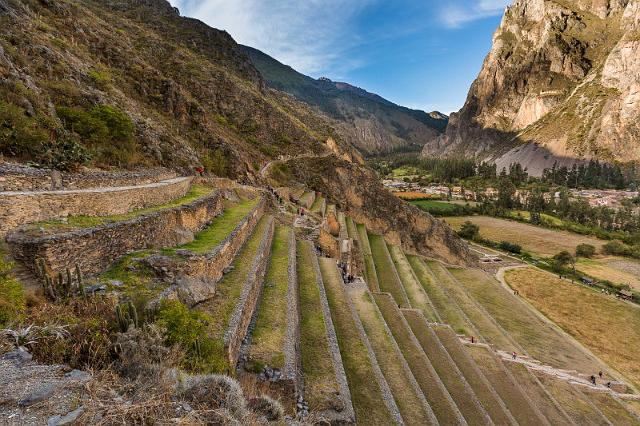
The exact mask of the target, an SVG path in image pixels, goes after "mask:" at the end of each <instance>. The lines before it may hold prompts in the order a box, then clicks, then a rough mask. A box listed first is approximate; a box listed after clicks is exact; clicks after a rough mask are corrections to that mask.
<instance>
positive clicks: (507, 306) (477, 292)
mask: <svg viewBox="0 0 640 426" xmlns="http://www.w3.org/2000/svg"><path fill="white" fill-rule="evenodd" d="M524 272H525V274H526V275H527V276H528V277H529V278H528V280H530V281H535V280H534V279H532V278H531V274H527V272H528V271H524ZM451 273H452V274H453V275H454V276H455V277H456V279H457V280H458V282H460V284H461V285H463V286H464V287H465V288H466V289H467V291H468V292H469V294H470V295H471V296H472V297H473V298H474V299H475V300H476V301H478V302H479V303H480V304H481V305H482V306H483V307H484V308H485V310H486V311H487V312H488V313H489V315H491V316H492V317H493V318H494V319H495V320H496V322H497V323H498V324H499V325H500V326H501V328H502V329H503V330H504V331H505V332H507V333H508V334H509V336H511V338H512V339H513V340H514V341H515V342H516V343H517V344H518V345H520V346H521V347H522V348H523V349H524V350H525V351H526V352H527V353H528V354H529V355H531V356H532V357H533V358H535V359H537V360H539V361H541V362H543V363H546V364H549V365H551V366H554V367H556V368H564V369H567V370H577V371H580V372H583V373H588V374H593V373H594V372H598V371H600V370H602V371H604V370H605V369H606V366H604V365H602V363H601V362H599V361H598V360H597V359H595V358H594V357H593V356H592V355H590V354H589V353H587V352H586V351H585V350H584V348H583V347H582V346H581V345H579V344H576V343H575V342H574V341H572V340H571V339H568V338H567V336H565V335H564V334H563V333H562V332H561V331H559V330H557V329H556V328H554V327H553V326H552V325H551V324H550V323H549V322H548V321H546V320H545V319H544V318H541V317H540V316H539V315H538V314H537V313H536V312H535V311H534V310H533V309H531V307H530V306H529V305H527V304H526V303H524V302H523V301H522V299H521V297H517V296H514V295H513V293H512V292H511V291H509V290H507V289H506V288H504V287H503V286H502V285H501V284H500V283H499V282H498V281H496V280H495V279H494V278H492V277H490V276H489V275H487V274H486V273H484V272H483V271H481V270H479V269H452V270H451ZM577 318H578V317H576V319H577Z"/></svg>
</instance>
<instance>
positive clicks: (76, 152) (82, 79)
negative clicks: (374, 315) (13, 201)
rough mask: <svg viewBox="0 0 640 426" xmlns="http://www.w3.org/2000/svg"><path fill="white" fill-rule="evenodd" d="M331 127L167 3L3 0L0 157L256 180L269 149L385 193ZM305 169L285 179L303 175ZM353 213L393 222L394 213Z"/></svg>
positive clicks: (435, 224) (455, 255)
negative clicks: (343, 168)
mask: <svg viewBox="0 0 640 426" xmlns="http://www.w3.org/2000/svg"><path fill="white" fill-rule="evenodd" d="M341 133H342V132H341V131H340V130H339V129H338V128H336V121H335V120H332V119H330V118H328V117H327V116H325V115H323V114H321V113H319V112H318V111H316V110H314V109H312V108H311V107H309V106H307V105H306V104H304V103H302V102H299V101H297V100H296V99H295V98H293V97H292V96H290V95H287V94H285V93H283V92H280V91H276V90H273V89H269V88H268V87H267V85H266V84H265V82H264V80H263V78H262V76H261V74H260V73H259V72H258V71H257V70H256V68H255V67H254V66H253V64H252V62H251V61H250V60H249V58H248V57H247V55H246V54H245V53H244V52H243V50H242V49H241V48H240V46H238V45H237V44H236V43H235V41H234V40H233V39H232V38H231V37H230V36H229V35H228V34H227V33H226V32H223V31H219V30H216V29H213V28H210V27H208V26H206V25H205V24H203V23H202V22H200V21H197V20H194V19H188V18H183V17H181V16H180V14H179V12H178V11H177V10H176V9H174V8H172V7H171V6H170V4H169V3H168V2H167V1H165V0H109V1H102V0H82V1H75V0H0V158H1V157H2V156H5V157H7V158H9V159H11V160H12V161H19V162H26V161H32V162H36V163H39V164H40V165H44V166H50V167H57V168H73V166H76V165H77V163H83V162H84V161H85V160H87V156H90V161H88V162H87V164H88V165H91V166H98V167H106V168H116V167H117V168H127V167H140V166H150V165H163V166H166V167H170V168H172V169H175V170H178V171H181V172H185V171H186V172H187V173H193V168H194V167H196V166H199V165H204V167H205V170H206V171H207V172H211V173H212V174H215V175H218V176H226V177H230V178H234V179H237V180H239V181H241V182H245V183H255V184H260V183H263V178H264V176H263V173H261V171H263V170H265V169H266V168H265V166H266V165H267V164H269V162H271V161H273V160H274V159H276V158H281V157H283V158H287V159H298V158H301V156H303V157H304V158H306V159H308V160H309V161H310V162H311V163H313V161H314V159H315V158H317V157H318V156H322V164H323V165H324V166H325V167H326V169H325V171H326V170H334V172H331V171H329V172H327V179H328V180H329V181H331V180H334V179H337V176H336V173H335V170H336V169H337V168H338V167H339V165H340V164H341V163H342V162H343V161H347V162H348V163H349V164H350V167H352V168H354V169H355V170H356V171H358V173H354V174H353V176H352V179H351V180H350V182H348V185H349V186H356V187H357V186H359V185H362V186H367V187H371V188H370V191H372V193H374V194H376V193H378V192H384V189H383V188H382V187H381V186H380V185H376V186H372V183H370V182H369V181H368V180H364V176H369V177H371V172H370V171H369V170H368V169H366V167H365V166H363V165H362V164H361V163H362V161H361V157H360V156H359V155H358V153H357V151H356V149H355V148H354V147H353V146H352V145H351V144H350V143H349V140H351V139H346V138H343V137H341ZM354 139H356V136H354ZM292 161H293V162H294V163H299V164H304V162H303V161H302V159H301V160H300V161H295V160H292ZM304 177H306V176H305V175H301V176H300V179H298V180H297V181H296V182H291V184H292V185H300V184H307V185H311V183H312V182H309V181H306V180H305V179H303V178H304ZM374 178H375V176H374ZM376 183H377V182H376ZM341 184H344V183H342V182H341ZM316 189H317V190H318V191H320V192H322V191H323V188H316ZM384 195H386V193H385V194H384ZM384 200H385V203H386V205H385V208H389V209H392V210H393V209H395V210H400V209H403V206H404V204H403V202H402V201H400V200H399V199H396V198H395V197H392V196H388V197H385V198H384ZM345 208H348V206H345ZM408 213H410V214H408ZM363 214H365V215H367V214H368V215H369V216H368V221H371V222H376V223H378V224H379V227H380V228H385V229H388V228H392V227H393V220H394V218H393V217H389V216H383V215H379V212H375V211H370V212H367V211H363ZM412 214H415V215H417V217H416V218H414V219H412V218H411V215H412ZM405 219H406V220H415V221H420V222H421V224H422V225H423V226H422V228H421V229H420V230H419V233H418V234H417V235H411V234H410V232H409V231H410V230H409V228H406V229H402V230H398V232H397V234H396V236H397V239H402V241H403V242H404V243H405V244H406V247H407V248H409V249H412V250H415V251H421V250H422V249H424V248H425V247H427V246H428V244H427V240H428V238H429V235H431V233H437V234H438V235H443V236H445V237H446V238H443V240H442V244H444V245H447V244H450V245H451V249H449V250H443V251H442V253H444V254H443V255H441V256H440V258H442V259H444V260H447V261H449V262H450V263H460V262H467V261H468V251H467V250H466V248H464V247H463V246H462V245H461V243H460V242H459V241H458V237H457V236H456V235H455V234H454V233H453V232H452V231H450V230H449V229H448V228H447V227H446V225H444V224H442V223H441V222H439V221H436V220H435V219H433V218H432V217H431V216H429V215H427V214H425V213H421V212H418V211H413V212H407V214H406V217H405Z"/></svg>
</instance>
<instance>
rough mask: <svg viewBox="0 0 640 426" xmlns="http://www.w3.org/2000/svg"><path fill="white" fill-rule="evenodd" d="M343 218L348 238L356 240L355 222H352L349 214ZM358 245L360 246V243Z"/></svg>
mask: <svg viewBox="0 0 640 426" xmlns="http://www.w3.org/2000/svg"><path fill="white" fill-rule="evenodd" d="M345 220H346V222H347V234H348V235H349V238H351V239H354V240H356V241H357V240H358V229H357V228H356V224H355V223H354V222H353V219H351V218H350V217H349V216H347V217H346V218H345ZM360 247H362V245H360Z"/></svg>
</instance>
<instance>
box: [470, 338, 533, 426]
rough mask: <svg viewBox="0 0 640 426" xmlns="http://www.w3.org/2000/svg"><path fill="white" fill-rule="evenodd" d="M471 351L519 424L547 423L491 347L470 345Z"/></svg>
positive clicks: (531, 425) (530, 425)
mask: <svg viewBox="0 0 640 426" xmlns="http://www.w3.org/2000/svg"><path fill="white" fill-rule="evenodd" d="M468 350H469V353H470V354H471V356H472V357H473V359H474V360H475V361H476V363H477V364H478V367H480V370H481V371H482V373H483V374H484V376H485V377H486V378H487V379H488V380H489V381H490V382H491V384H492V385H493V388H494V389H495V391H496V392H497V393H498V395H500V397H501V398H502V400H503V401H504V403H505V404H506V405H507V407H508V408H509V410H510V411H511V414H512V415H513V416H514V417H515V418H516V420H517V421H518V423H519V424H521V425H523V426H524V425H529V426H539V425H541V424H545V423H544V422H543V421H542V417H541V415H540V414H539V413H538V412H537V411H536V410H534V409H533V407H532V406H531V404H530V403H529V401H528V400H527V398H526V397H525V394H524V393H523V391H522V389H521V388H520V386H518V384H517V383H516V382H514V381H513V379H512V377H511V376H510V375H509V374H508V373H507V370H506V368H505V367H504V365H502V364H501V362H500V361H499V360H498V359H496V357H495V356H494V355H493V353H492V352H490V350H489V349H487V348H484V347H482V346H474V347H468Z"/></svg>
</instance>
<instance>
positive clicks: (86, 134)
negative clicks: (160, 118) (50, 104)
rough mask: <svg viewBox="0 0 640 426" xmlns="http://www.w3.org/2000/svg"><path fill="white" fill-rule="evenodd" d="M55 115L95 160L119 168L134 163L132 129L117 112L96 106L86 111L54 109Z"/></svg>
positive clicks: (122, 115) (129, 121) (127, 120)
mask: <svg viewBox="0 0 640 426" xmlns="http://www.w3.org/2000/svg"><path fill="white" fill-rule="evenodd" d="M56 111H57V113H58V116H59V117H60V119H61V120H62V122H63V123H64V125H65V128H66V129H67V130H69V131H71V132H73V133H75V134H77V135H78V136H79V137H80V139H81V142H82V143H83V144H84V145H86V146H88V147H90V148H91V149H93V150H94V151H95V152H96V160H98V161H100V162H104V163H107V164H115V165H123V164H129V163H131V162H132V161H133V160H134V159H135V154H136V153H137V151H138V145H137V143H136V142H135V140H134V138H133V134H134V125H133V122H132V121H131V118H129V116H128V115H127V114H126V113H124V112H123V111H121V110H120V109H118V108H116V107H113V106H109V105H97V106H95V107H93V108H92V109H91V110H88V111H87V110H85V109H83V108H77V107H73V108H70V107H58V108H57V110H56Z"/></svg>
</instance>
